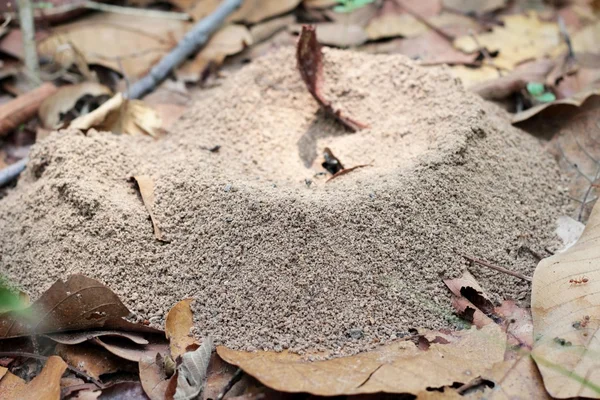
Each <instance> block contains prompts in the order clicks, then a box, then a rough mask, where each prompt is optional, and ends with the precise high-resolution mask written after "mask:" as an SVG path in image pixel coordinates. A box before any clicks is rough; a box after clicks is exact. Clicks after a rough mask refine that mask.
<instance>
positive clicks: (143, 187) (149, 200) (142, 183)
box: [133, 175, 163, 241]
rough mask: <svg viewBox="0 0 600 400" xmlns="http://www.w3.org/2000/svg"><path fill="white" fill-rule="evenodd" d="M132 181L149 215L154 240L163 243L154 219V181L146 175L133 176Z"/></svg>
mask: <svg viewBox="0 0 600 400" xmlns="http://www.w3.org/2000/svg"><path fill="white" fill-rule="evenodd" d="M133 179H135V181H136V182H137V185H138V188H139V190H140V194H141V196H142V201H143V202H144V206H145V207H146V210H148V214H149V215H150V220H151V221H152V227H153V228H154V237H155V238H156V240H160V241H163V236H162V232H161V231H160V228H159V227H158V224H157V223H156V218H155V217H154V181H153V180H152V178H151V177H149V176H147V175H137V176H134V177H133Z"/></svg>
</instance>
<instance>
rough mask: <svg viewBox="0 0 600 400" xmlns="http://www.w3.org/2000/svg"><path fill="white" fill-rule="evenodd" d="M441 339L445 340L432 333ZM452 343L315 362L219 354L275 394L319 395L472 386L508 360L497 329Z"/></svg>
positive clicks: (459, 336)
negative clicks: (472, 382)
mask: <svg viewBox="0 0 600 400" xmlns="http://www.w3.org/2000/svg"><path fill="white" fill-rule="evenodd" d="M436 335H439V336H443V335H442V334H436V333H432V334H431V336H436ZM428 337H429V335H428ZM453 339H454V340H455V341H452V342H451V343H448V344H439V343H435V342H431V345H430V347H429V349H428V350H426V351H423V350H419V349H418V348H417V347H416V346H415V344H414V343H413V342H411V341H398V342H395V343H392V344H390V345H387V346H383V347H381V348H379V349H377V350H374V351H371V352H368V353H362V354H358V355H355V356H351V357H343V358H334V359H331V360H326V361H314V362H310V361H305V360H304V359H303V358H302V357H301V356H299V355H296V354H291V353H288V352H282V353H276V352H268V351H258V352H254V353H248V352H243V351H235V350H231V349H228V348H226V347H218V348H217V353H218V354H219V356H220V357H221V358H222V359H223V360H225V361H226V362H228V363H230V364H234V365H237V366H238V367H240V368H241V369H243V370H244V372H246V373H247V374H249V375H251V376H253V377H254V378H256V379H258V380H259V381H260V382H262V383H263V384H264V385H266V386H268V387H270V388H272V389H275V390H279V391H284V392H294V393H296V392H305V393H310V394H313V395H318V396H339V395H353V394H360V393H377V392H387V393H414V394H416V393H419V392H421V391H424V390H426V389H427V388H428V387H442V386H449V385H452V384H453V383H454V382H468V381H470V380H471V379H472V378H473V377H476V376H478V375H481V374H482V373H483V372H484V371H485V370H487V369H489V368H490V367H491V366H492V365H494V364H495V363H497V362H499V361H502V359H503V357H504V351H505V347H506V335H505V333H504V332H502V330H501V328H500V327H499V326H498V325H496V324H489V325H487V326H485V327H483V328H482V329H479V330H477V328H472V329H471V330H465V331H460V332H456V336H455V337H454V338H453Z"/></svg>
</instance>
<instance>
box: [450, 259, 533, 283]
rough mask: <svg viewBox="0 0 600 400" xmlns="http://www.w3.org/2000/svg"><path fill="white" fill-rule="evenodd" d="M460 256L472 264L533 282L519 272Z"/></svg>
mask: <svg viewBox="0 0 600 400" xmlns="http://www.w3.org/2000/svg"><path fill="white" fill-rule="evenodd" d="M459 254H460V253H459ZM460 255H461V256H462V257H464V258H466V259H467V260H469V261H471V262H474V263H475V264H478V265H482V266H484V267H488V268H491V269H494V270H496V271H499V272H503V273H505V274H508V275H512V276H514V277H516V278H519V279H523V280H524V281H527V282H531V278H530V277H528V276H525V275H523V274H520V273H518V272H514V271H511V270H509V269H506V268H503V267H499V266H497V265H493V264H490V263H489V262H487V261H484V260H480V259H478V258H475V257H471V256H467V255H465V254H460Z"/></svg>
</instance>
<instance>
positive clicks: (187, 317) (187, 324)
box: [165, 299, 198, 360]
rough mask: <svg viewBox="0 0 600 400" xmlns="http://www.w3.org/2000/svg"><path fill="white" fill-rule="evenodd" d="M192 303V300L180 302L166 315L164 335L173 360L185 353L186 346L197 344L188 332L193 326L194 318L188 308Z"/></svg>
mask: <svg viewBox="0 0 600 400" xmlns="http://www.w3.org/2000/svg"><path fill="white" fill-rule="evenodd" d="M192 301H194V299H185V300H181V301H180V302H179V303H177V304H175V306H174V307H173V308H171V310H170V311H169V313H168V314H167V319H166V321H165V333H166V334H167V339H169V343H170V347H171V357H172V358H173V360H176V359H177V357H179V356H180V355H182V354H183V353H185V352H186V351H187V348H188V346H193V345H195V344H198V343H197V342H196V340H195V339H194V337H193V336H191V335H190V330H191V329H192V327H193V326H194V317H193V315H192V310H191V308H190V304H191V303H192Z"/></svg>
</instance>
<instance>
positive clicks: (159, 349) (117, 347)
mask: <svg viewBox="0 0 600 400" xmlns="http://www.w3.org/2000/svg"><path fill="white" fill-rule="evenodd" d="M92 342H93V343H96V344H97V345H100V346H102V347H104V348H105V349H106V350H108V351H110V352H111V353H112V354H114V355H116V356H119V357H121V358H123V359H125V360H129V361H134V362H140V360H142V359H144V358H147V357H155V356H156V354H157V353H158V354H160V355H161V356H163V357H165V356H166V355H167V354H168V352H169V345H168V343H167V342H166V340H164V339H163V338H158V337H152V338H150V340H149V342H150V343H148V344H144V345H139V344H135V343H132V342H130V341H129V340H121V339H115V338H111V337H108V336H105V337H103V338H102V339H99V338H94V339H92Z"/></svg>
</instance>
